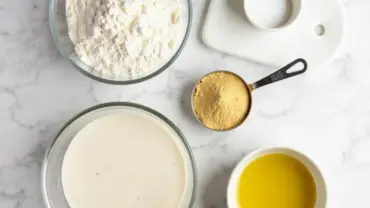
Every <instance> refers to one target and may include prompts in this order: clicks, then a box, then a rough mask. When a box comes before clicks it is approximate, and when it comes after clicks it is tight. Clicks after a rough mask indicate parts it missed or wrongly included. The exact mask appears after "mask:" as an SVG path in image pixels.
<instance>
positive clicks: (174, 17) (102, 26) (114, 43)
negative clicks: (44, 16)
mask: <svg viewBox="0 0 370 208" xmlns="http://www.w3.org/2000/svg"><path fill="white" fill-rule="evenodd" d="M66 16H67V24H68V31H69V36H70V38H71V40H72V42H73V44H74V45H75V51H76V53H77V55H78V56H79V58H80V59H81V61H82V62H84V63H85V64H86V65H88V66H89V67H90V68H91V69H92V70H96V71H98V72H99V73H100V74H101V75H102V76H105V77H110V78H116V79H117V78H119V79H123V80H130V79H137V78H141V77H144V76H146V75H149V74H151V73H153V72H154V71H156V70H158V69H159V68H160V67H161V66H163V65H164V64H165V63H166V62H167V61H168V60H169V59H170V58H171V57H172V55H173V53H174V50H175V49H176V46H177V44H178V41H179V39H180V38H181V37H180V35H181V25H180V3H179V0H67V3H66Z"/></svg>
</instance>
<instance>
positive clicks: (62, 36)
mask: <svg viewBox="0 0 370 208" xmlns="http://www.w3.org/2000/svg"><path fill="white" fill-rule="evenodd" d="M180 4H181V5H182V8H183V9H182V11H181V17H182V20H181V21H182V22H183V24H182V28H181V29H182V37H181V41H179V42H178V44H176V49H175V52H174V53H173V55H172V57H171V58H170V59H169V60H168V61H167V62H166V63H165V64H164V65H163V66H162V67H160V68H159V69H157V70H154V71H153V72H152V73H151V74H149V75H146V76H144V77H141V78H138V79H132V80H128V79H120V78H112V77H107V76H104V75H101V74H100V73H98V72H97V71H96V70H93V69H91V68H90V67H89V66H87V65H86V64H84V63H83V62H82V61H81V60H80V59H79V57H78V56H77V55H76V53H75V51H74V45H73V43H72V41H71V40H70V38H69V36H68V26H67V22H66V15H65V14H66V8H65V7H66V0H50V8H49V22H50V28H51V33H52V36H53V39H54V41H55V43H56V46H57V48H58V50H59V51H60V53H61V54H62V56H63V57H65V58H66V59H68V60H69V61H70V62H71V63H72V65H73V66H74V67H75V68H76V69H77V70H78V71H80V72H81V73H82V74H84V75H86V76H88V77H90V78H92V79H94V80H97V81H100V82H104V83H108V84H116V85H125V84H135V83H139V82H142V81H145V80H148V79H150V78H153V77H155V76H157V75H158V74H160V73H162V72H163V71H164V70H166V69H167V68H168V67H169V66H171V64H172V63H173V62H174V61H175V60H176V58H177V57H178V56H179V55H180V53H181V51H182V50H183V48H184V46H185V43H186V41H187V39H188V36H189V33H190V27H191V20H192V13H193V11H192V4H191V0H180Z"/></svg>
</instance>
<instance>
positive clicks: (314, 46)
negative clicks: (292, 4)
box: [202, 0, 346, 69]
mask: <svg viewBox="0 0 370 208" xmlns="http://www.w3.org/2000/svg"><path fill="white" fill-rule="evenodd" d="M243 12H244V10H243V0H212V1H211V2H210V5H209V9H208V14H207V17H206V19H205V23H204V28H203V33H202V39H203V42H204V44H206V45H207V46H208V47H210V48H213V49H215V50H218V51H220V52H222V53H226V54H230V55H233V56H238V57H241V58H244V59H247V60H250V61H254V62H258V63H263V64H266V65H269V66H273V67H281V66H284V65H286V64H287V63H289V62H291V61H292V60H294V59H296V58H304V59H306V60H307V62H308V65H309V68H310V69H313V68H319V67H320V66H321V65H323V64H324V63H326V62H327V61H329V60H330V59H332V58H333V56H334V55H335V53H336V52H337V51H338V49H340V46H341V45H342V43H343V41H344V39H345V34H346V21H345V12H344V9H343V6H342V4H341V3H340V2H339V1H338V0H302V8H301V11H300V14H299V16H298V18H297V19H296V20H295V22H294V23H293V24H292V25H290V26H289V27H287V28H285V29H283V30H281V31H277V32H266V31H261V30H258V29H256V28H254V27H253V26H252V25H251V24H250V23H249V22H248V20H247V18H246V15H245V14H244V13H243ZM319 24H321V25H322V26H324V28H325V33H324V34H323V35H322V36H318V35H316V34H315V32H314V30H315V27H316V26H317V25H319Z"/></svg>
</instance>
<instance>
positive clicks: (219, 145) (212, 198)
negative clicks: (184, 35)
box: [0, 0, 370, 208]
mask: <svg viewBox="0 0 370 208" xmlns="http://www.w3.org/2000/svg"><path fill="white" fill-rule="evenodd" d="M193 3H194V21H193V28H192V32H191V36H190V39H189V41H188V43H187V45H186V47H185V50H184V51H183V53H182V54H181V56H180V58H179V59H178V60H177V61H176V62H175V64H174V65H173V66H172V67H171V68H170V69H169V70H167V71H166V72H165V73H163V74H161V75H160V76H158V77H156V78H154V79H152V80H150V81H146V82H144V83H142V84H137V85H132V86H122V87H121V86H109V85H106V84H101V83H97V82H95V81H92V80H90V79H89V78H87V77H85V76H83V75H81V74H80V73H78V72H77V71H76V70H74V69H73V68H72V66H71V65H70V64H69V63H68V62H66V61H64V60H62V58H61V57H60V55H59V53H58V51H57V49H56V47H55V44H54V42H53V40H52V38H51V35H50V31H49V25H48V4H49V2H48V0H2V1H0V22H1V24H0V43H1V44H0V54H1V56H0V57H1V59H0V135H1V136H0V207H1V208H39V207H44V206H43V202H42V199H41V197H40V166H41V161H42V159H43V155H44V151H45V148H46V147H47V146H48V144H49V142H50V141H51V140H52V139H53V136H54V135H55V134H56V132H57V131H58V130H59V129H60V128H61V126H62V124H63V123H64V122H66V121H67V120H68V119H69V118H71V117H72V116H73V115H75V114H76V113H78V112H79V111H81V110H83V109H85V108H87V107H89V106H92V105H94V104H97V103H102V102H107V101H117V100H123V101H132V102H137V103H141V104H144V105H147V106H150V107H152V108H154V109H156V110H158V111H160V112H162V113H163V114H165V115H166V116H168V117H169V118H170V119H172V120H173V122H174V123H175V124H177V125H178V126H179V127H180V129H181V130H182V131H183V133H184V134H185V136H186V137H187V138H188V140H189V143H190V144H191V146H192V148H193V151H194V154H195V157H196V162H197V165H198V173H199V184H198V185H199V186H198V194H197V199H196V206H195V207H197V208H198V207H199V208H202V207H204V208H225V207H226V205H225V191H226V182H227V180H228V177H229V174H230V171H231V169H232V168H233V167H234V165H235V163H236V162H237V161H238V160H240V159H241V158H242V157H243V155H245V154H247V153H248V152H250V151H251V150H253V149H255V148H258V147H266V146H271V145H279V146H289V147H294V148H296V149H298V150H301V151H303V152H304V153H306V154H307V155H309V156H310V157H311V158H312V159H313V160H314V161H316V162H317V164H318V165H319V167H320V168H321V169H322V171H323V174H324V176H325V178H326V180H327V185H328V196H329V203H328V207H330V208H342V207H343V208H348V207H355V208H369V207H370V197H369V193H370V81H369V78H370V59H369V54H370V26H369V23H368V21H369V19H370V12H369V11H370V1H369V0H347V1H344V4H345V8H346V10H347V12H348V22H349V34H348V38H347V39H348V40H347V43H348V44H347V46H346V47H345V50H344V52H343V54H342V55H341V56H340V57H339V58H338V59H336V60H335V61H333V62H332V63H331V64H330V65H328V66H327V67H325V68H324V69H322V70H320V71H317V72H316V73H308V74H306V75H304V76H300V77H297V78H295V79H291V80H289V81H284V82H281V83H277V84H275V85H274V86H269V87H266V88H262V89H260V90H258V91H256V92H254V93H253V99H254V103H253V105H254V106H253V109H252V112H251V114H250V117H249V118H248V120H247V122H246V123H245V124H244V125H243V126H241V127H240V128H238V129H237V130H235V131H234V132H230V133H215V132H211V131H209V130H207V129H205V128H203V127H201V126H200V125H198V124H197V123H196V122H195V120H194V119H193V117H192V115H191V113H190V109H189V93H190V92H189V91H190V89H191V87H192V85H193V84H194V82H196V80H197V79H199V78H200V76H202V75H203V74H205V73H207V72H210V71H212V70H215V69H218V68H222V69H229V70H232V71H235V72H238V73H240V74H242V75H243V76H245V78H246V79H247V80H248V81H253V80H256V79H258V78H261V77H262V76H264V75H267V74H269V73H271V72H272V71H273V69H270V68H267V67H264V66H261V65H258V64H253V63H250V62H247V61H243V60H240V59H237V58H233V57H229V56H226V55H223V54H219V53H217V52H214V51H212V50H209V49H207V48H205V47H204V46H203V45H202V44H201V42H200V40H199V34H200V28H201V23H202V21H203V18H204V15H205V14H206V5H207V1H206V0H193Z"/></svg>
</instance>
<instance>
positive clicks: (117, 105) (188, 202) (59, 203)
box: [41, 102, 197, 208]
mask: <svg viewBox="0 0 370 208" xmlns="http://www.w3.org/2000/svg"><path fill="white" fill-rule="evenodd" d="M127 110H135V111H138V112H140V113H144V114H145V115H148V116H150V117H151V118H153V119H154V120H153V121H155V122H159V123H161V124H162V125H163V126H165V128H168V132H169V133H170V134H172V135H173V136H175V137H176V138H178V139H176V143H178V145H179V146H181V147H180V149H181V150H180V151H181V153H182V156H183V158H184V162H185V166H186V175H187V184H186V190H185V193H184V196H183V203H184V204H183V205H182V206H181V207H180V208H189V207H193V204H194V198H195V191H196V181H197V173H196V166H195V159H194V156H193V153H192V151H191V148H190V146H189V144H188V143H187V141H186V139H185V137H184V135H183V134H182V133H181V132H180V130H179V129H178V128H177V127H176V126H175V125H174V124H173V123H172V122H171V121H170V120H169V119H167V118H166V117H165V116H163V115H162V114H160V113H158V112H157V111H154V110H152V109H150V108H148V107H145V106H142V105H138V104H134V103H127V102H112V103H104V104H100V105H96V106H93V107H91V108H88V109H86V110H84V111H82V112H81V113H79V114H78V115H76V116H75V117H73V118H72V119H71V120H70V121H68V122H67V123H66V124H65V125H64V127H63V128H62V129H61V130H60V131H59V133H58V134H57V136H56V138H55V139H54V140H53V141H52V142H51V145H50V147H49V148H48V149H47V151H46V153H45V159H44V161H43V166H42V170H41V189H42V190H41V191H42V197H43V199H44V202H45V205H46V207H47V208H69V205H68V203H67V201H66V199H65V196H64V192H63V187H62V181H61V172H62V163H63V159H64V155H65V153H66V150H67V148H68V146H69V144H70V142H71V141H72V139H73V138H74V136H75V135H76V134H77V132H79V131H80V130H81V129H82V128H84V127H85V126H86V125H87V124H89V123H90V122H92V121H93V120H95V119H97V118H99V117H102V116H105V115H109V114H114V113H120V112H122V111H126V112H127Z"/></svg>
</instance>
